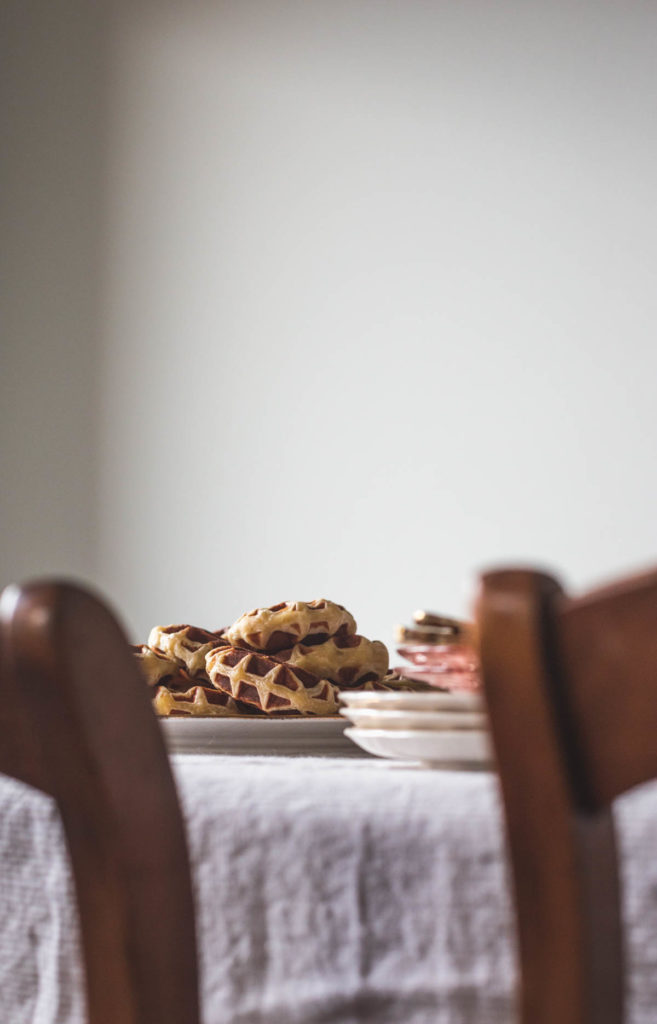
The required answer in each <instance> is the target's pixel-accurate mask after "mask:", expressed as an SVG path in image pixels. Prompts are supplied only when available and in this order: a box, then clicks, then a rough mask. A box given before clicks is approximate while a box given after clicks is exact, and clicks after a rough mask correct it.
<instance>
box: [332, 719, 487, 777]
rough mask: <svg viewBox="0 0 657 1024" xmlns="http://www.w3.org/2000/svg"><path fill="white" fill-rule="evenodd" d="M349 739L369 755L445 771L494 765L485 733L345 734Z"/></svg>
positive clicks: (380, 731)
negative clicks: (419, 762) (421, 763)
mask: <svg viewBox="0 0 657 1024" xmlns="http://www.w3.org/2000/svg"><path fill="white" fill-rule="evenodd" d="M345 736H349V738H350V739H352V740H353V741H354V743H357V744H358V746H359V747H362V749H363V750H366V751H367V752H368V753H369V754H376V755H377V756H378V757H392V758H396V759H400V760H402V761H423V762H424V763H426V764H431V765H436V766H439V767H445V768H454V767H466V768H472V767H479V768H486V767H489V766H490V763H491V748H490V741H489V738H488V734H487V733H486V732H484V730H474V729H471V730H468V729H462V730H454V731H448V730H426V731H425V730H421V729H409V730H401V729H400V730H397V729H356V728H355V727H352V728H350V729H346V730H345Z"/></svg>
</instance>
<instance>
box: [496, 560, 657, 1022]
mask: <svg viewBox="0 0 657 1024" xmlns="http://www.w3.org/2000/svg"><path fill="white" fill-rule="evenodd" d="M477 622H478V629H479V638H480V647H481V658H482V669H483V679H484V688H485V694H486V700H487V703H488V708H489V713H490V721H491V729H492V734H493V743H494V747H495V752H496V759H497V764H498V767H499V773H500V779H501V785H502V794H503V799H504V806H505V815H506V824H507V836H508V842H509V848H510V854H511V865H512V873H513V883H514V891H515V904H516V917H517V924H518V940H519V954H520V966H521V979H522V985H521V1007H520V1009H521V1020H522V1022H523V1024H621V1022H622V1021H623V1019H624V1018H623V989H624V983H623V956H622V952H623V950H622V935H621V925H620V909H619V882H618V869H617V858H616V846H615V841H614V828H613V820H612V814H611V804H612V801H613V800H614V798H615V797H617V796H619V795H620V794H621V793H624V792H625V791H627V790H628V789H630V788H632V787H633V786H636V785H638V784H639V783H642V782H646V781H648V780H650V779H653V778H655V777H657V572H652V573H649V574H646V575H644V576H640V577H634V578H632V579H628V580H626V581H624V582H621V583H619V584H617V585H614V586H611V587H607V588H605V589H601V590H597V591H594V592H592V593H590V594H588V595H586V596H585V597H583V598H579V599H576V600H572V599H569V598H567V597H566V596H565V595H564V593H563V592H562V590H561V588H560V586H559V584H558V583H557V582H556V581H555V580H554V579H552V578H550V577H549V576H546V575H544V574H542V573H539V572H531V571H526V570H508V571H500V572H492V573H489V574H487V575H485V576H484V577H483V580H482V585H481V591H480V595H479V599H478V606H477Z"/></svg>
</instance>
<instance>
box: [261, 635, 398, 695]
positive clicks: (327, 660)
mask: <svg viewBox="0 0 657 1024" xmlns="http://www.w3.org/2000/svg"><path fill="white" fill-rule="evenodd" d="M276 659H277V661H284V662H285V663H286V664H287V665H293V666H294V667H295V668H302V669H305V670H306V671H307V672H312V673H314V675H316V676H319V678H320V679H330V680H331V682H332V683H334V684H335V685H336V686H337V687H338V688H339V689H343V688H344V689H347V688H351V687H354V686H362V685H363V684H364V683H368V682H376V681H377V680H380V679H382V678H383V676H384V675H385V674H386V672H387V671H388V649H387V647H386V645H385V644H383V643H381V641H380V640H368V639H367V637H364V636H359V635H358V634H357V633H356V634H354V633H338V635H337V636H333V637H329V639H328V640H325V641H324V643H323V644H317V645H313V646H310V647H309V646H307V645H306V644H296V645H295V646H294V647H291V648H289V649H288V650H287V651H279V653H278V654H277V655H276Z"/></svg>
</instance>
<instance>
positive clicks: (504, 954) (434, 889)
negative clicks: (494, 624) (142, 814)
mask: <svg viewBox="0 0 657 1024" xmlns="http://www.w3.org/2000/svg"><path fill="white" fill-rule="evenodd" d="M175 770H176V777H177V780H178V785H179V788H180V794H181V799H182V803H183V808H184V812H185V817H186V820H187V824H188V830H189V837H190V848H191V855H192V862H193V871H194V882H195V889H196V898H197V911H198V928H199V935H200V949H201V985H202V1005H203V1020H204V1024H265V1022H267V1024H279V1022H280V1024H302V1022H303V1024H366V1022H376V1024H477V1022H481V1024H498V1022H499V1024H507V1022H510V1021H512V1019H513V1018H512V1012H511V1005H512V1003H511V992H512V988H513V984H514V977H515V963H514V955H513V930H512V921H511V913H510V903H509V896H508V888H507V881H506V877H505V866H504V858H503V846H502V838H501V837H502V831H501V815H500V807H499V798H498V791H497V784H496V781H495V779H494V778H493V777H492V776H491V775H489V774H487V773H474V772H473V773H466V772H444V771H431V770H427V769H421V768H417V767H411V766H407V765H402V764H393V763H390V762H384V761H375V760H356V759H350V760H347V759H345V760H337V759H335V760H334V759H322V758H256V757H250V758H249V757H234V756H233V757H178V758H176V759H175ZM618 816H619V823H620V832H621V837H622V849H623V855H624V856H623V865H624V874H625V878H626V891H625V904H626V917H627V922H628V931H629V940H630V953H631V958H632V963H633V968H632V991H631V1017H630V1019H631V1021H632V1024H649V1022H652V1021H654V1007H655V1006H656V1005H657V970H656V969H655V968H656V967H657V858H656V857H655V856H654V851H655V850H656V849H657V789H656V788H654V787H647V788H644V789H643V790H641V791H638V792H636V793H634V794H631V795H630V796H629V797H625V798H624V799H623V800H622V801H620V803H619V808H618ZM0 870H1V871H2V884H1V885H0V1020H1V1021H7V1022H11V1024H28V1022H29V1024H74V1022H76V1024H77V1022H79V1021H81V1020H84V1012H83V997H82V979H81V972H80V967H79V964H78V958H77V939H76V922H75V913H74V910H73V899H72V886H71V880H70V876H69V872H68V866H67V863H66V857H65V853H64V848H63V840H62V833H61V829H60V825H59V821H58V819H57V816H56V813H55V810H54V808H53V806H52V804H51V802H50V801H49V800H48V799H47V798H46V797H44V796H43V795H41V794H38V793H35V792H33V791H31V790H29V789H28V788H27V787H24V786H21V785H19V784H18V783H16V782H14V781H13V780H9V779H5V778H3V777H1V776H0Z"/></svg>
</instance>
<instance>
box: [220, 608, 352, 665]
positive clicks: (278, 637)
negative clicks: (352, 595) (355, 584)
mask: <svg viewBox="0 0 657 1024" xmlns="http://www.w3.org/2000/svg"><path fill="white" fill-rule="evenodd" d="M338 632H339V633H340V634H341V635H343V634H350V633H355V632H356V622H355V621H354V618H353V616H352V615H350V613H349V612H348V611H347V610H346V608H343V607H342V605H340V604H334V603H333V602H332V601H326V600H324V599H323V598H322V599H320V600H317V601H309V602H308V603H306V602H305V601H282V602H281V604H275V605H272V606H271V608H256V609H254V611H252V612H246V614H245V615H242V616H241V617H240V618H239V619H238V620H237V622H234V623H233V625H232V626H231V627H230V629H227V630H226V638H227V639H228V641H229V642H230V643H231V644H232V645H233V646H234V647H244V646H246V647H247V648H250V649H251V650H254V651H260V652H262V653H266V654H275V653H276V651H283V650H286V649H287V648H290V647H293V646H294V645H295V644H298V643H301V642H302V641H303V643H304V644H305V645H307V646H310V645H312V644H321V643H324V642H325V641H326V640H328V638H329V637H331V636H335V635H336V633H338Z"/></svg>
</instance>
